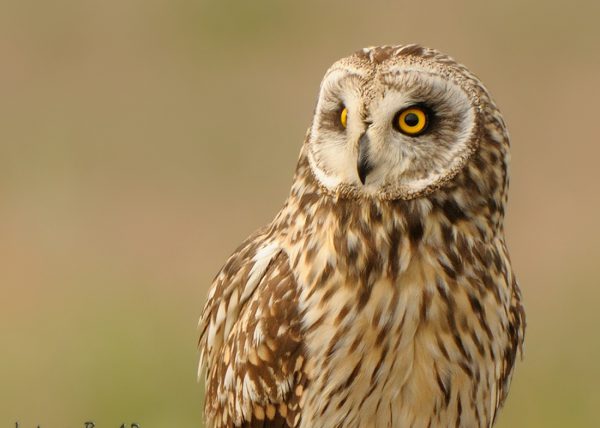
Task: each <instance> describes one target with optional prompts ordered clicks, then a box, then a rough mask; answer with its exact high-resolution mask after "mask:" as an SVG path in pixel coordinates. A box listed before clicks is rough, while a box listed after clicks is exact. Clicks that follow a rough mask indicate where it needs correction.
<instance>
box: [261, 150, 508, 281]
mask: <svg viewBox="0 0 600 428" xmlns="http://www.w3.org/2000/svg"><path fill="white" fill-rule="evenodd" d="M458 180H461V177H458ZM459 184H460V183H459ZM459 184H456V185H455V186H454V187H452V186H448V187H447V188H445V189H440V190H439V191H437V192H434V193H433V194H431V195H429V196H427V197H422V198H416V199H412V200H378V199H374V198H365V199H349V198H343V197H336V196H335V195H331V194H330V193H328V192H327V191H325V190H324V189H323V188H322V187H321V186H320V185H319V183H318V182H317V181H316V179H315V178H314V176H313V174H312V172H311V170H310V166H309V164H308V161H307V160H306V156H305V155H304V154H303V153H302V154H301V156H300V160H299V163H298V167H297V170H296V175H295V177H294V183H293V186H292V190H291V193H290V196H289V198H288V200H287V201H286V204H285V206H284V208H283V209H282V211H281V212H280V213H279V215H278V216H277V218H276V219H275V220H274V222H273V224H272V227H273V230H277V231H278V233H279V234H281V235H280V236H284V237H285V238H284V239H285V240H286V241H287V242H286V245H287V246H288V248H289V249H290V250H291V251H290V252H291V254H290V255H291V257H292V263H304V264H305V265H306V266H314V270H315V275H317V274H319V275H322V274H323V272H327V269H326V265H327V264H329V265H331V267H332V268H335V269H336V270H337V271H338V272H344V274H345V275H346V276H347V277H348V278H349V279H350V280H352V282H354V283H356V284H359V285H363V286H367V288H368V286H369V284H371V283H373V281H376V280H377V278H379V277H381V275H387V276H389V277H391V278H392V279H393V278H396V277H398V276H399V275H401V274H402V272H403V271H405V270H406V269H407V268H408V266H409V264H410V263H411V260H413V259H414V258H415V257H422V256H423V255H424V254H426V257H428V258H431V257H434V258H437V257H439V258H440V260H439V262H440V263H441V264H442V266H446V267H447V269H448V270H449V271H451V270H460V269H461V266H460V265H461V263H462V259H461V254H464V253H465V252H468V253H472V252H473V248H475V247H477V246H480V245H481V244H483V243H487V242H491V241H492V240H494V239H496V238H498V237H500V238H502V222H501V220H500V221H499V220H498V218H499V217H500V218H501V214H502V213H498V212H495V211H492V208H494V206H496V205H497V204H491V205H490V204H489V203H487V202H486V201H485V200H484V199H483V198H482V197H481V196H479V195H478V194H472V195H470V194H468V193H466V192H468V191H469V189H465V187H463V186H460V185H459ZM472 191H473V192H474V191H475V189H472ZM465 201H468V204H466V203H465ZM441 249H444V251H443V252H442V251H441ZM300 259H301V260H300ZM442 259H443V260H442Z"/></svg>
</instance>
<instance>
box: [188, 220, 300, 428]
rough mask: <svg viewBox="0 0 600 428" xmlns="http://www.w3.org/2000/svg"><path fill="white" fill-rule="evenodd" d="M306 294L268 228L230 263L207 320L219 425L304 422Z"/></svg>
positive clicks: (204, 345) (211, 412)
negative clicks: (301, 308)
mask: <svg viewBox="0 0 600 428" xmlns="http://www.w3.org/2000/svg"><path fill="white" fill-rule="evenodd" d="M298 298H299V290H298V287H297V284H296V281H295V279H294V275H293V274H292V271H291V266H290V262H289V258H288V256H287V253H286V251H285V250H284V249H283V248H282V246H281V244H280V243H279V242H278V241H277V240H276V239H274V238H273V236H272V235H270V234H269V233H267V231H266V230H262V231H259V232H257V233H256V234H255V235H254V236H253V237H251V238H249V239H248V240H246V241H245V242H244V243H243V244H242V245H241V246H240V247H239V248H238V250H236V252H235V253H234V254H233V255H232V256H231V257H230V258H229V260H228V261H227V263H226V264H225V265H224V266H223V268H222V269H221V272H220V273H219V274H218V275H217V277H216V278H215V281H214V283H213V285H212V288H211V291H210V294H209V299H208V302H207V304H206V306H205V309H204V312H203V315H202V318H201V321H200V328H201V335H200V343H199V346H200V351H201V354H202V358H201V359H202V360H203V361H204V363H205V364H206V395H207V397H211V399H210V400H207V402H206V414H207V417H208V420H209V421H210V422H211V423H212V425H211V426H214V427H219V426H255V425H256V426H271V425H272V424H275V425H277V426H294V424H295V423H296V422H297V420H296V416H297V414H298V410H299V400H300V397H301V395H302V390H303V385H304V382H305V381H306V379H305V377H304V376H303V372H302V369H303V365H304V361H305V358H304V355H303V347H302V331H301V319H300V316H299V314H298V305H297V301H298ZM202 365H203V363H202V362H201V367H200V369H201V370H202V369H203V367H202ZM257 424H258V425H257ZM278 424H279V425H278Z"/></svg>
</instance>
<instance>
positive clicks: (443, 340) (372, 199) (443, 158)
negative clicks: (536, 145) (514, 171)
mask: <svg viewBox="0 0 600 428" xmlns="http://www.w3.org/2000/svg"><path fill="white" fill-rule="evenodd" d="M422 105H424V106H426V108H425V107H424V108H423V109H424V110H423V111H425V112H431V115H430V117H429V119H428V120H430V122H431V123H430V125H429V127H428V128H427V132H424V133H423V134H422V135H418V136H408V135H404V134H403V133H402V132H399V131H398V129H397V128H395V127H394V126H393V124H391V123H390V122H391V121H395V120H396V118H397V117H398V112H400V111H402V109H403V108H406V106H413V107H414V106H416V108H420V107H419V106H422ZM344 110H345V111H346V112H347V123H346V122H345V121H341V120H340V114H341V112H342V111H344ZM344 114H346V113H344ZM424 114H425V113H424ZM428 114H429V113H428ZM365 159H366V160H365ZM509 159H510V155H509V139H508V133H507V131H506V126H505V124H504V121H503V119H502V116H501V114H500V112H499V111H498V109H497V108H496V106H495V104H494V102H493V101H492V99H491V97H490V96H489V94H488V92H487V90H486V89H485V87H484V86H483V85H482V84H481V82H479V80H478V79H477V78H476V77H475V76H474V75H473V74H472V73H470V72H469V71H468V70H467V69H466V68H465V67H464V66H462V65H460V64H457V63H456V62H454V61H453V60H452V59H450V58H449V57H447V56H445V55H443V54H440V53H439V52H437V51H434V50H431V49H426V48H421V47H419V46H414V45H410V46H404V47H402V46H399V47H380V48H369V49H365V50H362V51H360V52H358V53H356V54H354V55H352V56H350V57H347V58H344V59H342V60H340V61H338V62H337V63H335V64H334V65H333V66H332V67H331V68H330V70H329V71H328V72H327V74H326V75H325V78H324V80H323V83H322V85H321V93H320V96H319V101H318V103H317V108H316V111H315V116H314V119H313V124H312V126H311V128H310V129H309V132H308V133H307V136H306V140H305V143H304V145H303V147H302V150H301V153H300V159H299V161H298V166H297V169H296V174H295V176H294V182H293V185H292V190H291V193H290V196H289V198H288V199H287V201H286V203H285V205H284V207H283V208H282V210H281V211H280V212H279V213H278V214H277V216H276V217H275V219H274V220H273V222H271V224H269V225H268V226H267V227H265V228H263V229H261V230H260V231H258V232H257V233H255V234H254V235H252V236H251V237H250V238H249V239H248V240H246V241H245V242H244V243H243V244H242V245H241V246H240V247H239V248H238V249H237V250H236V251H235V253H234V254H233V255H232V256H231V257H230V258H229V260H228V261H227V263H226V264H225V266H224V267H223V268H222V270H221V271H220V273H219V274H218V275H217V277H216V278H215V280H214V283H213V285H212V287H211V291H210V293H209V298H208V302H207V303H206V306H205V308H204V312H203V314H202V317H201V320H200V330H201V334H200V343H199V345H200V351H201V364H200V369H201V373H202V370H203V369H204V368H205V369H206V371H205V383H206V403H205V413H206V420H207V426H208V428H213V427H299V428H307V427H325V428H329V427H331V428H337V427H340V428H342V427H389V428H401V427H408V426H410V427H414V428H425V427H448V426H453V427H458V428H461V427H462V428H472V427H481V428H483V427H490V426H492V425H493V423H494V422H495V420H496V418H497V415H498V410H499V409H500V407H501V406H502V405H503V403H504V402H505V400H506V397H507V394H508V389H509V385H510V379H511V376H512V373H513V369H514V365H515V361H516V357H517V355H518V353H519V350H520V349H521V347H522V344H523V339H524V332H525V313H524V310H523V307H522V305H521V296H520V291H519V287H518V284H517V280H516V278H515V275H514V273H513V270H512V267H511V263H510V258H509V255H508V249H507V246H506V243H505V238H504V227H503V222H504V215H505V206H506V202H507V194H508V182H509V173H508V165H509ZM361 162H362V164H361ZM365 162H366V163H365ZM367 164H368V165H367ZM365 165H367V166H368V168H367V167H365ZM357 168H358V170H360V169H361V168H363V170H362V172H363V173H362V174H361V173H360V172H359V171H357Z"/></svg>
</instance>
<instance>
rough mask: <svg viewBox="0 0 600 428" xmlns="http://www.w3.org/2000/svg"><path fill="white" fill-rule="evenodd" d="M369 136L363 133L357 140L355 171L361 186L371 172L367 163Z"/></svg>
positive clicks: (371, 167) (371, 168)
mask: <svg viewBox="0 0 600 428" xmlns="http://www.w3.org/2000/svg"><path fill="white" fill-rule="evenodd" d="M368 151H369V136H368V135H367V132H366V131H365V132H364V133H363V134H362V135H361V136H360V138H359V139H358V159H357V162H356V169H357V171H358V178H359V179H360V182H361V183H362V184H365V181H366V180H367V175H369V173H370V172H371V171H372V170H373V165H371V163H369V154H368Z"/></svg>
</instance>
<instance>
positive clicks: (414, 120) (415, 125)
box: [394, 107, 428, 137]
mask: <svg viewBox="0 0 600 428" xmlns="http://www.w3.org/2000/svg"><path fill="white" fill-rule="evenodd" d="M395 122H396V123H394V125H395V127H396V129H397V130H399V131H400V132H402V133H403V134H406V135H410V136H412V137H414V136H417V135H419V134H421V133H422V132H423V131H425V128H427V122H428V117H427V113H426V112H425V110H423V109H422V108H421V107H409V108H407V109H406V110H403V111H401V112H400V114H399V115H397V119H396V120H395Z"/></svg>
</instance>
